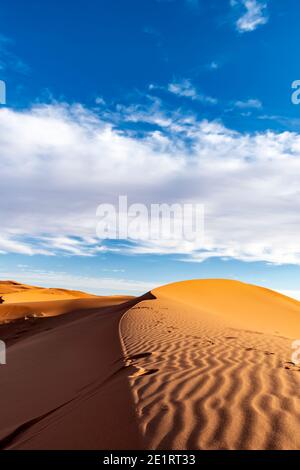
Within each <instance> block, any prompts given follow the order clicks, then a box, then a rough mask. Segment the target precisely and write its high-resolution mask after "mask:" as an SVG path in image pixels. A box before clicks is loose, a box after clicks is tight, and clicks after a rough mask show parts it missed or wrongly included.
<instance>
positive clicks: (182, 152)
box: [0, 103, 300, 264]
mask: <svg viewBox="0 0 300 470" xmlns="http://www.w3.org/2000/svg"><path fill="white" fill-rule="evenodd" d="M103 117H105V120H104V119H103V118H99V117H98V116H97V115H96V114H94V113H92V112H90V111H88V110H86V109H84V108H83V107H82V106H79V105H77V106H68V105H49V106H40V107H36V108H33V109H30V110H26V111H23V112H21V111H14V110H12V109H1V110H0V148H1V160H0V174H1V185H0V213H1V237H0V252H16V253H23V254H28V255H32V254H35V253H43V254H52V255H53V254H56V253H60V254H61V253H63V254H67V255H75V256H76V255H87V256H92V255H95V254H97V253H98V252H99V251H100V252H103V251H106V250H108V249H114V250H120V251H122V252H124V251H126V252H131V253H132V252H134V253H175V254H177V255H178V256H180V257H181V258H183V259H185V260H189V261H195V262H199V261H202V260H203V259H206V258H209V257H212V256H216V257H221V258H235V259H240V260H245V261H255V260H256V261H257V260H261V261H266V262H270V263H292V264H300V241H299V229H300V202H299V201H300V197H299V196H300V194H299V176H300V134H298V133H296V132H281V133H276V132H271V131H267V132H260V133H256V134H246V133H240V132H236V131H233V130H230V129H228V128H226V127H225V126H224V125H223V124H222V123H219V122H210V121H206V120H203V121H197V119H196V118H195V117H194V116H193V115H182V114H181V113H180V111H176V112H174V113H166V112H163V111H162V110H161V109H159V106H158V104H157V103H155V105H154V108H150V109H148V112H147V109H145V108H143V107H138V106H135V107H134V106H132V107H130V108H124V107H120V108H119V110H118V111H117V112H111V113H110V112H108V111H107V112H106V113H103ZM121 121H122V122H121ZM128 121H132V122H135V123H136V124H137V125H138V124H139V123H140V122H142V123H144V122H148V123H150V124H155V126H156V129H155V130H153V129H150V130H148V131H145V130H143V131H140V132H138V133H136V131H132V130H131V131H125V130H123V131H121V130H120V129H118V128H117V127H116V125H117V123H118V122H119V124H120V125H121V124H122V125H123V126H124V125H126V123H127V122H128ZM113 123H114V124H113ZM141 128H142V129H143V128H144V126H142V127H141ZM120 194H126V195H128V199H129V203H130V204H131V203H134V202H140V203H145V204H150V203H161V202H166V203H174V202H197V203H203V204H204V205H205V214H206V216H205V240H204V243H203V244H199V242H188V241H179V242H176V243H173V244H170V243H168V242H166V241H163V240H161V241H156V242H147V241H144V242H140V243H138V244H133V245H130V246H116V245H114V248H109V247H108V246H107V245H106V244H105V243H101V242H100V241H98V240H97V239H96V235H95V228H96V223H97V220H96V216H95V214H96V208H97V205H98V204H99V203H101V202H107V203H116V202H117V197H118V196H119V195H120Z"/></svg>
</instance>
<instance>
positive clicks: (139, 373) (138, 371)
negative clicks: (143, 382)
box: [126, 352, 158, 378]
mask: <svg viewBox="0 0 300 470" xmlns="http://www.w3.org/2000/svg"><path fill="white" fill-rule="evenodd" d="M151 355H152V353H151V352H144V353H139V354H135V355H133V356H130V357H128V358H127V359H126V367H134V368H135V369H136V370H135V372H133V374H131V375H129V377H130V378H137V377H141V376H143V375H151V374H155V372H157V371H158V369H145V368H144V367H140V366H136V365H135V361H136V360H138V359H144V358H146V357H149V356H151Z"/></svg>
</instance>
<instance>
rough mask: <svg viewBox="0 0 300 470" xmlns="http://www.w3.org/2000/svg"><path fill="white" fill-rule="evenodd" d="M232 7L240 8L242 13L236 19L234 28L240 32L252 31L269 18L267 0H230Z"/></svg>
mask: <svg viewBox="0 0 300 470" xmlns="http://www.w3.org/2000/svg"><path fill="white" fill-rule="evenodd" d="M230 4H231V6H232V7H234V8H238V9H240V8H242V9H243V10H244V12H243V14H242V15H241V16H240V17H239V18H238V20H237V21H236V29H237V30H238V31H239V32H240V33H247V32H251V31H254V30H255V29H257V28H258V27H259V26H262V25H264V24H266V23H267V22H268V20H269V17H268V13H267V2H265V1H260V0H231V1H230Z"/></svg>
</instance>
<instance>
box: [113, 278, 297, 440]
mask: <svg viewBox="0 0 300 470" xmlns="http://www.w3.org/2000/svg"><path fill="white" fill-rule="evenodd" d="M152 293H153V295H154V296H155V297H156V299H155V300H147V301H144V302H141V303H139V304H138V305H136V306H135V307H133V308H132V309H130V310H129V311H128V312H127V313H126V314H125V315H124V317H123V319H122V322H121V331H122V335H123V338H124V343H125V346H126V354H127V355H129V356H130V357H136V360H135V366H136V372H135V374H132V376H131V378H130V382H131V388H132V391H133V396H134V400H135V404H136V409H137V414H138V417H139V422H140V430H141V433H142V436H143V440H144V445H145V446H146V447H147V448H151V449H299V448H300V433H299V432H298V431H299V430H300V399H299V390H300V370H299V368H298V367H296V366H295V365H293V364H291V363H290V361H291V359H290V358H291V352H292V350H291V339H292V338H300V303H299V302H297V301H294V300H292V299H289V298H288V297H284V296H282V295H280V294H277V293H275V292H272V291H269V290H266V289H262V288H259V287H255V286H250V285H246V284H242V283H239V282H235V281H222V280H207V281H189V282H184V283H177V284H172V285H169V286H165V287H162V288H159V289H155V290H154V291H153V292H152Z"/></svg>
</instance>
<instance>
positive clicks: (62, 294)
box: [0, 281, 133, 324]
mask: <svg viewBox="0 0 300 470" xmlns="http://www.w3.org/2000/svg"><path fill="white" fill-rule="evenodd" d="M0 295H1V296H2V297H3V299H4V303H3V304H1V305H0V324H1V323H9V322H11V321H12V320H16V319H19V318H25V319H26V320H28V319H30V318H32V317H51V316H56V315H62V314H65V313H68V312H72V311H77V310H81V311H86V310H90V309H96V308H102V307H108V306H110V305H118V304H120V303H123V302H126V301H127V300H130V299H132V298H133V297H132V296H118V295H116V296H96V295H92V294H86V293H85V292H81V291H75V290H67V289H57V288H56V289H54V288H43V287H34V286H28V285H25V284H20V283H18V282H15V281H0Z"/></svg>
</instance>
